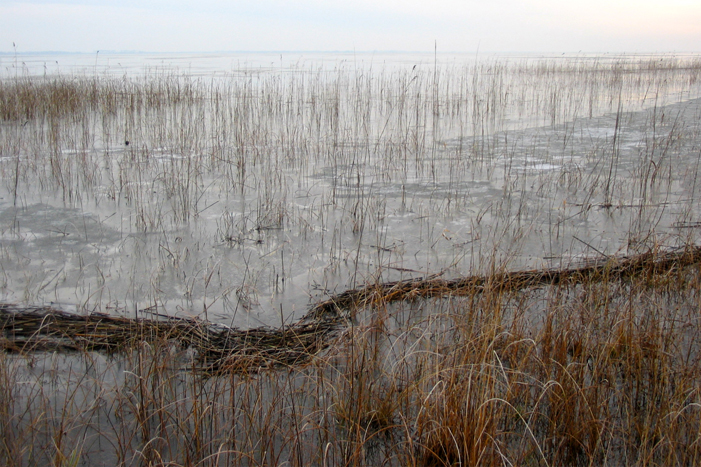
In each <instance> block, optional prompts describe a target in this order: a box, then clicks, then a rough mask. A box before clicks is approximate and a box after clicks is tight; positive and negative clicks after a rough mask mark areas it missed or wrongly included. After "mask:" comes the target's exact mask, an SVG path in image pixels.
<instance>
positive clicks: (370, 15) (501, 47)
mask: <svg viewBox="0 0 701 467" xmlns="http://www.w3.org/2000/svg"><path fill="white" fill-rule="evenodd" d="M13 44H14V45H13ZM434 46H436V47H437V48H438V50H439V51H442V52H474V51H486V52H537V53H560V52H563V53H577V52H580V51H581V52H584V53H596V52H610V53H622V52H627V53H646V52H700V51H701V0H463V1H458V0H327V1H322V0H297V1H282V0H250V1H249V0H243V1H237V0H198V1H196V2H193V1H184V0H112V1H107V0H33V1H8V0H0V52H15V51H16V52H19V53H26V52H45V51H63V52H90V53H92V52H95V51H143V52H216V51H358V52H364V51H417V52H432V51H433V50H434Z"/></svg>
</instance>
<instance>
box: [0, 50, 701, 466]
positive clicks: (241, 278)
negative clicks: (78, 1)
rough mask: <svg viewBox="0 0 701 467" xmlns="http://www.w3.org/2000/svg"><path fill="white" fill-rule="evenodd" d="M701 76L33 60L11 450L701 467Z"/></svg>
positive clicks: (9, 195) (659, 65) (292, 461)
mask: <svg viewBox="0 0 701 467" xmlns="http://www.w3.org/2000/svg"><path fill="white" fill-rule="evenodd" d="M96 60H97V58H96ZM95 69H96V70H97V66H96V67H95ZM700 74H701V61H699V59H698V57H695V56H686V57H680V58H677V57H674V56H650V57H616V58H611V59H609V58H605V57H598V58H595V57H585V56H582V57H579V56H578V57H568V58H566V59H552V58H551V59H541V58H525V59H509V60H507V59H497V58H494V59H492V58H483V59H480V60H476V61H471V62H469V63H466V64H462V63H455V62H442V61H438V60H437V58H436V57H432V60H431V61H430V64H429V63H426V62H417V63H416V66H413V64H409V65H407V64H406V63H404V64H401V65H398V66H388V67H380V66H379V65H377V64H371V65H367V66H366V65H360V64H358V63H354V64H353V65H352V66H351V65H349V64H347V63H338V64H337V66H331V67H329V66H323V67H316V66H313V65H312V66H309V67H307V68H305V67H296V68H290V69H285V70H276V69H272V68H271V69H267V68H266V69H262V68H261V69H248V68H245V67H244V68H242V69H237V70H235V72H232V73H230V74H223V75H222V74H218V75H217V76H214V77H211V78H206V77H192V76H187V75H185V74H182V73H176V72H174V71H169V70H156V71H155V72H151V73H146V74H144V75H143V76H133V75H132V76H129V75H124V76H119V77H115V76H112V75H108V74H105V75H102V74H99V73H98V72H97V71H96V72H95V74H94V76H85V75H84V76H61V75H56V76H53V75H51V76H49V75H47V76H30V75H25V74H23V73H22V72H21V70H19V69H16V70H15V72H14V73H12V74H11V76H10V75H8V76H4V77H3V78H2V79H0V180H1V183H0V302H2V305H0V323H1V324H2V328H3V329H2V331H3V334H2V338H1V340H0V345H1V346H2V348H3V349H4V351H3V352H0V393H1V394H3V397H2V398H0V437H1V438H0V439H2V443H0V463H1V464H3V465H17V466H18V465H53V466H69V465H70V466H75V465H123V466H132V465H133V466H156V465H158V466H161V465H162V466H166V465H169V466H176V465H183V466H214V465H247V466H249V465H250V466H256V465H294V466H307V465H318V466H335V465H344V466H364V465H387V466H395V465H397V466H399V465H401V466H406V465H411V466H448V465H461V466H468V465H480V466H482V465H485V466H492V465H494V466H496V465H501V466H503V465H542V466H554V465H582V466H584V465H587V466H589V465H615V466H618V465H626V466H627V465H636V466H658V465H660V466H661V465H698V464H699V462H700V461H701V411H700V409H699V408H700V407H701V360H700V358H701V352H700V351H701V321H700V320H699V316H698V310H699V303H700V301H699V300H701V282H700V281H699V277H700V276H699V264H700V261H701V249H700V248H699V247H698V246H697V245H699V244H700V240H701V239H699V238H698V237H699V230H698V226H699V216H701V211H700V210H699V206H701V205H700V204H699V203H698V176H699V169H700V168H701V156H700V153H699V149H698V141H699V135H701V119H699V115H701V101H699V100H698V97H699V96H701V81H700V80H699V76H700ZM594 254H595V255H594ZM593 255H594V256H593ZM45 304H49V305H45ZM67 310H72V311H71V312H68V311H67ZM136 310H142V311H136Z"/></svg>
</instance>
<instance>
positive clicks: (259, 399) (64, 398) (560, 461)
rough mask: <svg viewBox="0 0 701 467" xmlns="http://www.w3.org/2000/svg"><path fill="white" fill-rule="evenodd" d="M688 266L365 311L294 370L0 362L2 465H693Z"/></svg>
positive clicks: (699, 369) (138, 356)
mask: <svg viewBox="0 0 701 467" xmlns="http://www.w3.org/2000/svg"><path fill="white" fill-rule="evenodd" d="M699 286H700V284H699V277H698V266H689V267H686V268H684V269H683V270H682V269H676V270H675V269H669V270H665V271H664V273H661V274H658V273H656V271H655V270H654V269H652V268H650V269H649V270H647V271H646V270H642V271H640V272H639V273H638V274H636V275H635V276H633V277H627V278H625V279H615V280H610V281H599V280H588V279H584V280H583V281H582V282H580V283H570V284H568V285H560V286H543V285H540V286H537V287H531V288H526V289H521V290H514V289H508V288H505V287H503V284H500V283H499V282H498V281H494V285H493V287H490V286H489V285H487V286H486V287H485V288H483V289H481V290H479V291H477V290H476V291H475V293H474V294H472V295H468V296H462V297H450V296H447V297H444V298H436V299H428V300H426V299H418V300H415V301H402V302H398V303H394V304H385V305H383V306H379V307H377V306H375V307H372V308H368V309H365V310H358V311H357V313H356V314H355V317H354V319H353V325H352V326H351V327H350V328H349V329H348V330H347V331H346V332H345V333H344V334H343V335H342V337H341V341H340V344H339V345H337V346H336V347H334V348H332V350H330V351H328V352H327V353H326V354H323V356H319V357H317V358H315V359H314V360H312V362H311V363H310V364H308V365H307V366H305V367H302V368H295V367H288V368H287V369H283V370H281V371H277V372H274V371H264V372H262V373H259V374H256V375H251V374H248V375H245V374H244V375H242V374H238V375H237V374H229V375H224V376H217V377H203V376H198V373H196V372H193V371H190V370H188V368H187V365H188V361H189V360H188V357H187V355H185V354H184V352H183V351H182V350H181V349H180V348H177V347H174V346H173V344H171V343H169V342H168V341H167V340H165V339H164V340H162V341H158V340H157V341H155V342H152V343H151V344H143V345H142V346H140V347H137V348H136V349H135V350H133V351H131V352H129V353H128V354H126V355H125V356H115V357H113V358H105V357H102V356H101V355H99V354H96V353H91V352H84V353H82V354H79V355H77V356H75V355H74V356H66V355H60V354H57V353H53V354H48V353H43V354H41V353H40V354H33V355H27V356H15V355H7V354H6V355H3V356H2V360H1V362H0V371H1V373H0V384H1V385H2V389H3V394H6V395H7V396H6V397H5V398H4V399H3V401H2V406H1V407H0V427H1V429H2V438H3V440H4V443H3V444H2V448H1V450H0V458H2V462H3V463H4V464H6V465H26V464H39V463H53V464H54V465H75V464H83V465H100V464H101V463H103V464H104V465H112V464H115V463H116V464H120V465H281V464H283V465H380V464H383V465H604V464H606V465H696V464H698V461H699V455H700V454H701V449H700V448H701V445H700V444H699V441H700V440H701V438H700V433H701V431H700V430H701V422H700V421H701V418H700V417H699V408H700V407H701V405H699V404H700V402H701V401H700V400H699V399H700V398H699V388H700V383H701V374H700V373H701V366H700V365H699V348H700V347H699V345H700V344H701V340H700V331H701V327H700V326H699V320H698V307H699V299H700V298H701V296H700V295H699Z"/></svg>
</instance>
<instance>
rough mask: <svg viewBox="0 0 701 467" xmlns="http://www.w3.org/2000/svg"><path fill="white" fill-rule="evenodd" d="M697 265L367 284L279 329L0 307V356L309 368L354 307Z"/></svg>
mask: <svg viewBox="0 0 701 467" xmlns="http://www.w3.org/2000/svg"><path fill="white" fill-rule="evenodd" d="M697 264H701V247H697V246H689V247H686V248H683V249H679V250H675V251H649V252H647V253H643V254H640V255H635V256H625V257H608V258H604V259H600V260H596V261H589V262H586V263H584V264H582V265H580V266H577V267H573V268H560V269H536V270H529V271H515V272H495V273H493V274H489V275H481V276H467V277H461V278H457V279H443V278H442V277H440V275H436V276H430V277H424V278H417V279H409V280H401V281H394V282H383V283H378V284H370V285H366V286H363V287H360V288H357V289H353V290H348V291H346V292H343V293H341V294H338V295H335V296H332V297H329V298H328V299H326V300H323V301H321V302H320V303H317V304H316V305H314V306H313V307H311V309H310V310H309V312H308V313H307V314H306V315H305V316H304V317H302V318H301V319H300V320H299V321H297V322H296V323H293V324H291V325H288V326H285V327H283V328H269V327H260V328H254V329H245V330H242V329H237V328H229V327H224V326H221V325H215V324H212V323H208V322H206V321H202V320H198V319H183V318H172V317H158V318H126V317H120V316H114V315H108V314H103V313H91V314H86V315H81V314H73V313H67V312H65V311H62V310H59V309H56V308H53V307H47V306H39V307H31V306H19V305H15V304H7V303H5V304H3V303H0V329H2V336H1V337H0V348H1V349H2V350H4V351H6V352H21V353H26V352H37V351H98V352H107V353H114V352H120V351H123V350H127V349H129V348H132V347H134V346H135V345H137V344H139V343H141V342H144V341H146V342H154V341H156V340H158V339H166V340H170V341H175V342H177V343H179V344H180V345H182V346H183V347H187V348H190V349H192V350H194V351H195V353H196V355H197V357H196V365H195V367H196V369H198V370H201V371H204V372H206V373H210V374H218V373H226V372H256V371H260V370H262V369H271V368H279V367H290V366H297V365H301V364H304V363H307V362H309V361H310V360H311V358H313V357H314V356H315V355H317V354H318V353H319V352H321V351H323V350H324V349H326V348H328V347H329V346H330V345H331V344H332V343H333V341H334V338H335V337H336V336H338V335H339V333H340V332H342V331H343V330H344V329H345V328H346V327H347V325H348V323H349V320H350V319H351V318H352V316H353V313H354V311H355V310H358V309H360V308H368V307H373V306H379V305H383V304H387V303H390V302H396V301H404V300H413V299H418V298H430V297H447V296H465V295H473V294H480V293H483V292H484V291H485V290H491V291H494V292H507V291H513V290H522V289H526V288H532V287H539V286H547V285H565V286H566V285H574V284H579V283H593V282H601V281H614V280H622V279H625V278H629V277H633V276H635V277H649V278H650V279H653V278H654V277H659V276H660V275H670V274H674V273H675V272H679V271H682V270H683V269H685V268H687V267H689V266H691V265H697Z"/></svg>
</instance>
